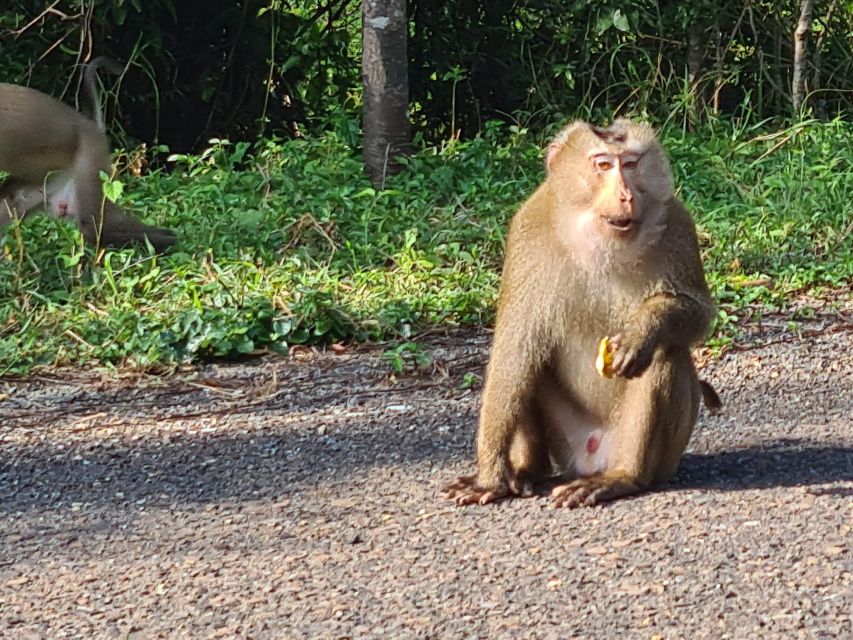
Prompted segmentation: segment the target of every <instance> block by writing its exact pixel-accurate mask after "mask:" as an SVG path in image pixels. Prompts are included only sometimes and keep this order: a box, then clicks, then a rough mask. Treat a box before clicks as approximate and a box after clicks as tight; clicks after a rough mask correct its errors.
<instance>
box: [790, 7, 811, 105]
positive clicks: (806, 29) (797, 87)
mask: <svg viewBox="0 0 853 640" xmlns="http://www.w3.org/2000/svg"><path fill="white" fill-rule="evenodd" d="M812 11H814V0H803V2H802V4H801V5H800V19H799V21H798V22H797V29H796V31H794V67H793V74H792V76H793V79H792V80H791V98H792V101H793V103H794V112H795V113H799V112H800V109H801V108H802V106H803V100H805V96H806V43H807V41H808V38H809V33H810V32H811V30H812Z"/></svg>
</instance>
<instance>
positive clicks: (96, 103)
mask: <svg viewBox="0 0 853 640" xmlns="http://www.w3.org/2000/svg"><path fill="white" fill-rule="evenodd" d="M101 67H103V68H104V69H106V70H107V71H109V72H110V73H112V74H113V75H120V74H121V72H122V71H124V67H122V66H121V65H120V64H119V63H118V62H116V61H115V60H113V59H112V58H110V57H108V56H98V57H97V58H95V59H94V60H90V61H89V62H87V63H86V66H85V68H84V70H83V89H84V90H85V92H86V100H88V102H89V112H90V113H91V118H92V120H94V121H95V123H97V125H98V130H99V131H101V132H102V133H103V131H104V115H103V113H102V111H101V97H100V96H99V95H98V78H97V74H98V69H100V68H101Z"/></svg>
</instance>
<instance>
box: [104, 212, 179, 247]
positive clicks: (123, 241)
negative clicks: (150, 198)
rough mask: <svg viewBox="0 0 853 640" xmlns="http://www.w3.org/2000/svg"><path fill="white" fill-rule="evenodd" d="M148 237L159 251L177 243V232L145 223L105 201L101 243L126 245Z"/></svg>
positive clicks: (115, 245) (114, 245)
mask: <svg viewBox="0 0 853 640" xmlns="http://www.w3.org/2000/svg"><path fill="white" fill-rule="evenodd" d="M145 238H147V239H148V242H150V243H151V246H152V247H154V250H155V251H156V252H157V253H160V252H162V251H164V250H166V249H168V248H169V247H171V246H172V245H173V244H175V240H176V237H175V233H174V231H172V230H171V229H166V228H163V227H154V226H151V225H148V224H145V223H144V222H142V221H141V220H139V219H138V218H135V217H132V216H131V215H129V214H127V213H124V212H123V211H122V210H121V209H120V208H119V207H117V206H116V205H114V204H113V203H111V202H107V203H104V219H103V224H102V225H101V235H100V239H101V244H103V245H105V246H108V247H124V246H126V245H128V244H132V243H140V242H143V241H144V239H145Z"/></svg>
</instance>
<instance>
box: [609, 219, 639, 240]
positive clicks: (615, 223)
mask: <svg viewBox="0 0 853 640" xmlns="http://www.w3.org/2000/svg"><path fill="white" fill-rule="evenodd" d="M601 219H602V222H604V226H605V227H606V228H607V229H608V230H609V231H612V232H614V233H615V234H616V235H620V236H621V235H626V234H628V233H630V232H631V230H632V229H633V228H634V227H635V225H636V220H634V219H633V218H607V217H603V216H602V218H601Z"/></svg>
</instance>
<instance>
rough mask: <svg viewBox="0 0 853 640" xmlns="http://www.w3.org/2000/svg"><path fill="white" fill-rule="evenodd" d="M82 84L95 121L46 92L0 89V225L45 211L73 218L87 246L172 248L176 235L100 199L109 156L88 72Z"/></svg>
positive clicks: (90, 68)
mask: <svg viewBox="0 0 853 640" xmlns="http://www.w3.org/2000/svg"><path fill="white" fill-rule="evenodd" d="M98 60H99V61H100V62H98V64H97V65H96V64H95V62H96V61H93V63H90V65H89V66H88V67H87V70H86V74H85V78H84V85H87V86H86V91H87V92H89V94H90V99H91V101H92V105H93V115H94V120H92V119H89V118H86V117H85V116H83V115H82V114H80V113H79V112H77V111H76V110H74V109H73V108H71V107H69V106H68V105H66V104H64V103H62V102H60V101H59V100H57V99H55V98H53V97H51V96H48V95H47V94H45V93H42V92H40V91H37V90H35V89H31V88H29V87H23V86H20V85H15V84H6V83H0V173H3V174H7V177H6V180H5V181H4V182H3V183H2V184H0V227H3V226H6V225H7V224H8V223H9V222H11V220H12V218H13V217H24V216H26V215H27V214H29V213H30V212H31V211H33V210H35V209H39V208H42V207H43V208H45V209H46V210H47V212H48V214H50V215H53V216H56V217H59V218H68V219H70V220H73V221H74V222H75V223H76V224H77V225H78V227H79V228H80V231H81V233H82V235H83V238H84V239H85V240H86V242H88V243H90V244H92V245H95V246H96V247H97V246H101V245H103V246H109V247H123V246H126V245H128V244H131V243H139V242H144V240H145V239H147V240H148V242H150V243H151V246H152V247H153V248H154V249H155V251H157V252H162V251H164V250H166V249H168V248H169V247H170V246H172V245H173V244H174V243H175V241H176V237H175V234H174V232H172V231H171V230H169V229H165V228H162V227H154V226H150V225H147V224H145V223H143V222H142V221H141V220H138V219H137V218H134V217H131V216H129V215H127V214H125V213H124V211H122V209H121V208H120V207H119V206H118V205H116V204H115V203H113V202H111V201H109V200H107V199H105V198H104V197H103V194H102V187H101V178H100V173H101V172H102V171H103V172H106V173H109V172H110V168H111V163H110V151H109V146H108V144H107V139H106V136H105V135H104V133H103V131H102V127H103V120H102V118H101V116H100V107H99V105H98V100H97V93H96V91H95V87H94V69H95V68H96V67H97V66H100V65H101V64H104V65H105V66H106V64H107V63H105V62H103V60H102V59H98Z"/></svg>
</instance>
